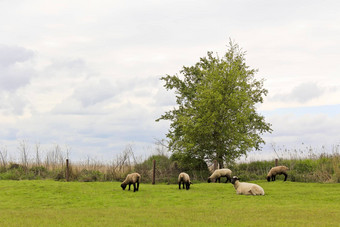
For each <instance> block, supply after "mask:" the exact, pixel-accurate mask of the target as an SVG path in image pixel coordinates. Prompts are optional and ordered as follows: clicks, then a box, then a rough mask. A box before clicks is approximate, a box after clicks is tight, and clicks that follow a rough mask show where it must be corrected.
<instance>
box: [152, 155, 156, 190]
mask: <svg viewBox="0 0 340 227" xmlns="http://www.w3.org/2000/svg"><path fill="white" fill-rule="evenodd" d="M155 179H156V160H153V169H152V184H155V183H156V181H155Z"/></svg>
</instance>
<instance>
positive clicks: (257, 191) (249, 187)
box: [231, 176, 264, 195]
mask: <svg viewBox="0 0 340 227" xmlns="http://www.w3.org/2000/svg"><path fill="white" fill-rule="evenodd" d="M239 180H240V179H239V178H238V177H237V176H233V178H232V179H231V183H232V184H233V185H234V188H235V189H236V194H238V195H264V190H263V188H262V187H261V186H259V185H257V184H252V183H246V182H240V181H239Z"/></svg>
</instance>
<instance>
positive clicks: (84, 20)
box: [0, 0, 340, 160]
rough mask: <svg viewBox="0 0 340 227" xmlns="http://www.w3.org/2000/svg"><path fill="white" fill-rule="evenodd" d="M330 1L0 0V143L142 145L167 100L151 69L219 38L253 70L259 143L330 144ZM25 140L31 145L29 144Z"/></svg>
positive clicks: (338, 106) (85, 153) (107, 151)
mask: <svg viewBox="0 0 340 227" xmlns="http://www.w3.org/2000/svg"><path fill="white" fill-rule="evenodd" d="M339 11H340V2H339V1H337V0H334V1H327V0H323V1H321V0H320V1H313V0H308V1H295V0H294V1H287V0H286V1H270V0H267V1H254V0H248V1H242V0H234V1H229V0H228V1H174V0H172V1H166V0H164V1H142V0H138V1H135V0H131V1H112V0H108V1H87V0H85V1H84V0H82V1H75V0H68V1H63V0H59V1H46V0H41V1H39V0H36V1H28V0H27V1H24V0H23V1H21V0H0V34H1V35H0V128H1V130H0V149H2V150H3V149H7V152H8V155H9V156H11V157H14V156H15V154H16V153H18V148H17V147H18V144H19V141H22V140H26V141H28V142H29V143H30V144H32V146H33V144H35V143H40V144H41V146H42V148H43V149H45V150H46V149H51V148H50V147H51V146H53V145H55V144H59V145H60V146H62V147H64V146H65V147H68V148H70V158H72V159H75V160H82V159H86V158H87V157H91V158H94V159H99V160H109V159H112V158H114V157H115V156H116V155H117V154H119V153H121V152H122V151H123V150H124V149H125V148H126V147H127V146H129V145H131V146H132V147H133V150H134V151H135V153H136V155H137V156H143V157H147V156H148V155H149V154H151V153H153V152H154V143H155V141H156V139H164V138H165V133H166V132H167V130H168V127H169V122H165V121H163V122H158V123H157V122H155V119H157V118H158V117H159V116H160V115H161V114H162V113H164V112H165V111H167V110H169V109H170V108H171V107H172V106H173V105H174V103H175V102H174V100H175V99H174V96H173V95H172V94H171V93H169V92H167V91H166V90H165V89H164V88H163V83H162V81H160V80H159V78H160V77H161V76H164V75H166V74H170V75H174V74H176V73H179V71H180V70H181V68H182V67H183V66H191V65H193V64H195V63H196V62H197V61H199V58H200V57H204V56H205V55H206V53H207V51H214V52H217V53H219V55H223V54H224V53H225V52H226V50H227V44H228V41H229V38H231V39H232V40H234V41H235V42H236V43H238V44H239V45H240V47H242V49H243V50H245V51H246V52H247V55H246V62H247V64H248V65H249V66H250V67H251V68H255V69H259V72H258V73H257V74H256V76H257V78H258V79H261V78H264V79H265V84H264V87H265V88H266V89H268V90H269V93H268V96H267V97H266V98H265V101H264V103H263V104H262V105H260V106H258V111H259V112H260V113H262V114H263V115H264V116H265V117H266V121H267V122H270V123H271V124H272V128H273V130H274V131H273V133H272V134H265V135H264V138H265V140H266V142H267V144H266V146H264V148H263V151H262V152H258V153H254V152H252V153H251V154H250V157H251V158H255V159H263V158H273V157H276V155H275V153H274V152H273V149H272V145H275V147H276V149H280V148H283V147H288V148H301V147H306V146H312V147H315V148H317V149H319V148H320V149H321V147H322V146H324V147H325V148H326V149H327V151H328V152H331V151H332V147H333V146H336V145H338V144H340V137H339V135H340V98H339V97H340V64H339V60H340V42H339V41H340V14H339ZM32 149H33V147H32Z"/></svg>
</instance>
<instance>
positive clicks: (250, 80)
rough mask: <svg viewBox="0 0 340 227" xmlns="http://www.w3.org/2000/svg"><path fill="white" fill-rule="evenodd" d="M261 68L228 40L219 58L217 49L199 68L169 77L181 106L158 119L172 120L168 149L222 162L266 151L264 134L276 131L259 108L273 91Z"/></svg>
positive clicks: (184, 69) (209, 53) (166, 84)
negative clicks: (261, 75) (259, 72)
mask: <svg viewBox="0 0 340 227" xmlns="http://www.w3.org/2000/svg"><path fill="white" fill-rule="evenodd" d="M256 72H257V70H255V69H250V68H249V66H247V65H246V63H245V52H244V51H242V50H241V49H240V48H239V46H238V45H237V44H234V43H233V42H232V41H230V42H229V46H228V50H227V52H226V53H225V55H224V56H223V57H222V58H220V57H219V56H218V55H217V54H214V53H213V52H208V53H207V56H206V57H202V58H200V61H199V62H197V63H196V64H195V65H194V66H190V67H185V66H183V68H182V70H181V71H180V75H174V76H170V75H166V76H164V77H162V78H161V80H164V81H165V85H164V87H165V88H166V89H167V90H174V91H175V94H176V102H177V105H178V106H177V107H175V108H174V109H173V110H170V111H168V112H165V114H164V115H162V116H161V117H160V118H159V119H157V120H156V121H159V120H170V121H171V124H170V129H169V131H168V133H167V135H166V136H167V138H168V139H169V149H170V150H171V151H172V152H174V153H178V154H182V155H186V156H189V157H195V158H200V159H204V160H207V159H208V160H211V161H213V160H217V161H218V163H219V164H220V166H221V167H222V166H223V163H224V162H229V161H233V160H235V159H237V158H239V157H240V156H242V155H245V154H247V152H249V151H250V150H252V149H255V150H259V149H261V144H264V143H265V142H264V140H263V139H262V138H261V135H263V133H266V132H271V131H272V129H271V124H269V123H266V122H265V119H264V117H263V116H261V115H260V114H259V113H258V112H257V110H256V104H258V103H263V97H264V96H266V95H267V93H268V91H267V90H266V89H264V88H263V81H264V80H263V79H261V80H257V79H256V78H255V74H256Z"/></svg>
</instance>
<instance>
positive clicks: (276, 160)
mask: <svg viewBox="0 0 340 227" xmlns="http://www.w3.org/2000/svg"><path fill="white" fill-rule="evenodd" d="M277 162H278V159H277V158H276V159H275V166H277Z"/></svg>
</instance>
